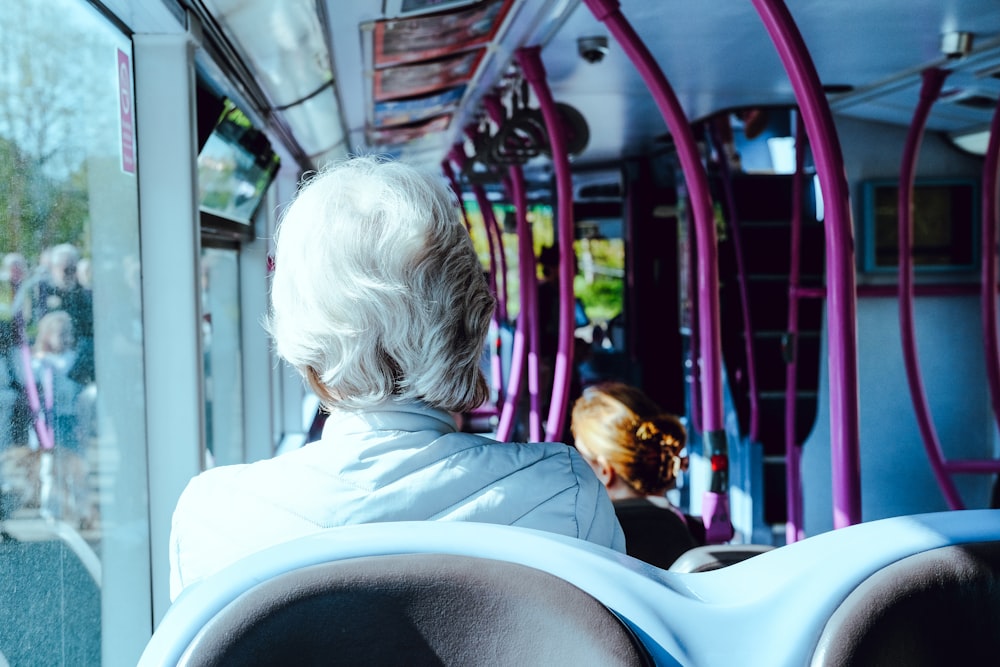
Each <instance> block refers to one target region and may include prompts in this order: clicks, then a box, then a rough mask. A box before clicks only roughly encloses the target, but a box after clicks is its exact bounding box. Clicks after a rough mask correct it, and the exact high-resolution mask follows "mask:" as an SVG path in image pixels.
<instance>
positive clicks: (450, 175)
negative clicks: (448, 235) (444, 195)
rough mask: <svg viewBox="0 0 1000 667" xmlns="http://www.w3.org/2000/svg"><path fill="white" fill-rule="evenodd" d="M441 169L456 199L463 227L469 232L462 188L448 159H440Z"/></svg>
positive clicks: (470, 229) (469, 224)
mask: <svg viewBox="0 0 1000 667" xmlns="http://www.w3.org/2000/svg"><path fill="white" fill-rule="evenodd" d="M441 171H443V172H444V175H445V177H446V178H447V179H448V183H449V185H451V191H452V192H454V193H455V198H456V199H458V210H460V211H461V212H462V222H464V223H465V229H466V230H468V231H469V232H471V231H472V224H471V223H470V222H469V215H468V214H467V213H466V212H465V205H464V204H463V203H462V189H461V188H460V187H458V179H457V178H456V177H455V170H454V169H452V168H451V162H450V161H449V160H442V162H441Z"/></svg>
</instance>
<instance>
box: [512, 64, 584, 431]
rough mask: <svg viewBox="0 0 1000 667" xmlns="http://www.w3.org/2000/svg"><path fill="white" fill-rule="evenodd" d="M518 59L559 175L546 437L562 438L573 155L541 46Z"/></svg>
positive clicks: (568, 355)
mask: <svg viewBox="0 0 1000 667" xmlns="http://www.w3.org/2000/svg"><path fill="white" fill-rule="evenodd" d="M516 57H517V62H518V64H519V65H520V66H521V72H522V73H523V74H524V78H525V80H526V81H527V82H528V83H529V84H530V85H531V89H532V91H533V92H534V93H535V97H536V98H537V99H538V106H539V108H540V109H541V111H542V118H543V119H544V120H545V128H546V130H547V132H548V135H549V148H550V150H551V153H552V165H553V167H554V169H555V175H556V215H557V220H556V230H557V235H556V238H557V239H558V240H559V345H558V348H557V350H556V362H555V369H554V371H553V378H552V396H551V399H550V402H549V416H548V420H547V421H546V424H545V439H546V440H548V441H551V440H558V439H561V437H562V432H563V422H564V421H565V419H566V408H567V406H568V404H569V383H570V376H571V373H572V370H573V333H574V331H573V310H574V306H575V303H576V300H575V298H574V295H573V278H574V276H573V272H574V267H573V265H574V262H573V252H574V250H573V238H574V235H575V234H574V228H573V182H572V177H571V175H570V172H569V157H568V156H567V153H566V138H565V135H564V133H563V121H562V118H561V117H560V115H559V112H558V110H557V109H556V103H555V100H554V99H553V98H552V92H551V91H550V90H549V85H548V82H547V81H546V79H545V66H544V65H543V64H542V58H541V47H538V46H528V47H522V48H520V49H518V50H517V53H516Z"/></svg>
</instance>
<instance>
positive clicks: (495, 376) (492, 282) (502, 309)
mask: <svg viewBox="0 0 1000 667" xmlns="http://www.w3.org/2000/svg"><path fill="white" fill-rule="evenodd" d="M448 158H449V159H450V160H451V161H452V162H454V163H455V164H457V165H458V167H459V169H461V168H463V167H464V166H465V163H466V161H467V160H468V158H467V157H466V155H465V152H464V151H463V150H461V148H459V147H458V146H456V147H454V148H453V149H452V150H451V152H450V153H449V154H448ZM456 185H457V181H456ZM472 192H473V195H474V196H475V198H476V203H477V204H478V205H479V207H480V210H481V212H482V215H483V226H484V228H485V229H484V230H483V231H484V232H485V234H486V241H487V245H488V247H489V253H490V266H489V273H488V276H489V277H488V282H489V286H490V291H491V292H492V293H493V294H494V295H495V296H496V297H497V307H496V309H495V310H494V311H493V326H494V327H496V329H497V331H499V329H500V323H501V322H503V321H505V318H506V313H507V306H506V303H505V301H506V299H505V298H504V297H501V295H499V294H498V293H497V281H496V273H497V258H496V254H495V251H494V248H493V237H492V235H491V233H490V220H489V219H488V218H487V212H486V209H489V213H490V215H492V213H493V208H492V206H491V205H490V203H489V201H488V200H487V199H486V193H485V192H484V191H483V187H482V186H481V185H475V186H473V189H472ZM461 201H462V199H461V197H459V202H460V203H461ZM484 204H485V207H484ZM462 215H463V216H464V215H465V207H464V206H462ZM466 220H468V218H466ZM469 231H470V233H471V225H469ZM501 254H502V253H501ZM501 315H503V318H502V317H501ZM490 345H493V343H492V342H490ZM490 375H491V377H490V380H491V387H492V388H493V389H494V390H495V391H496V392H497V397H498V399H499V400H503V393H504V379H503V364H502V363H501V362H500V350H492V351H491V354H490Z"/></svg>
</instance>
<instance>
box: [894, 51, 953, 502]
mask: <svg viewBox="0 0 1000 667" xmlns="http://www.w3.org/2000/svg"><path fill="white" fill-rule="evenodd" d="M947 76H948V72H947V70H942V69H938V68H931V69H927V70H924V72H923V85H922V86H921V87H920V101H919V103H918V104H917V108H916V110H915V111H914V112H913V120H912V122H911V123H910V131H909V132H908V133H907V135H906V144H905V145H904V146H903V159H902V164H901V165H900V168H899V335H900V338H901V342H902V346H903V363H904V365H905V366H906V377H907V379H909V384H910V399H911V400H912V401H913V410H914V414H915V416H916V418H917V426H918V427H919V428H920V437H921V439H922V440H923V443H924V449H926V450H927V458H928V460H929V461H930V463H931V470H933V472H934V478H935V479H936V480H937V483H938V486H939V487H941V493H942V494H944V498H945V501H946V502H947V503H948V507H949V508H950V509H963V507H964V506H963V503H962V497H961V496H960V495H959V494H958V489H957V488H955V484H954V483H953V482H952V480H951V477H949V476H948V473H947V472H946V471H945V469H944V465H943V464H944V454H943V453H942V451H941V441H940V440H939V439H938V434H937V431H936V430H935V428H934V422H933V420H932V419H931V411H930V406H929V405H928V404H927V393H926V391H925V390H924V381H923V377H922V376H921V374H920V362H919V360H918V359H917V341H916V333H915V331H914V325H913V257H912V255H911V252H912V250H913V183H914V180H915V179H916V172H917V156H918V154H919V152H920V142H921V140H922V139H923V136H924V128H925V127H926V125H927V116H928V114H929V113H930V110H931V106H933V104H934V101H935V100H936V99H937V97H938V94H939V93H940V92H941V86H943V85H944V80H945V78H946V77H947Z"/></svg>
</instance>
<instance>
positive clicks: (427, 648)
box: [141, 553, 653, 667]
mask: <svg viewBox="0 0 1000 667" xmlns="http://www.w3.org/2000/svg"><path fill="white" fill-rule="evenodd" d="M152 657H153V656H150V655H146V656H144V658H143V662H142V663H141V664H151V663H150V660H151V658H152ZM156 664H167V663H160V662H157V663H156ZM176 664H177V665H187V666H190V667H194V666H195V665H197V666H204V667H207V666H209V665H276V664H296V665H391V664H406V665H418V666H419V665H428V666H431V665H463V666H464V665H587V664H591V665H609V666H614V665H648V666H651V665H653V662H652V660H651V659H650V657H649V655H648V653H647V652H646V651H645V649H644V648H643V647H642V644H641V643H640V642H639V641H638V640H637V638H636V637H635V636H634V635H633V634H632V632H631V631H630V630H629V629H628V628H627V627H626V626H625V625H624V624H623V623H622V622H621V621H620V620H619V619H618V618H617V617H616V616H615V615H614V614H612V613H611V612H610V611H609V610H608V609H607V608H606V607H605V606H604V605H602V604H601V603H600V602H598V601H597V600H595V599H594V598H593V597H591V596H590V595H588V594H587V593H585V592H583V591H582V590H580V589H579V588H577V587H575V586H573V585H571V584H569V583H567V582H565V581H563V580H562V579H559V578H557V577H555V576H553V575H551V574H548V573H545V572H542V571H540V570H536V569H533V568H530V567H526V566H523V565H518V564H516V563H509V562H502V561H497V560H489V559H483V558H473V557H467V556H457V555H448V554H426V553H425V554H403V555H383V556H370V557H363V558H353V559H349V560H342V561H332V562H326V563H320V564H316V565H311V566H307V567H304V568H297V569H293V570H291V571H289V572H286V573H284V574H281V575H279V576H277V577H273V578H271V579H268V580H266V581H264V582H262V583H260V584H259V585H256V586H253V587H252V588H250V589H249V590H247V591H246V592H245V593H243V594H242V595H240V596H238V597H237V598H236V599H235V600H233V601H232V602H231V603H230V604H228V605H226V606H225V607H224V608H223V609H221V610H220V611H219V612H218V613H217V614H215V615H214V616H213V617H212V618H211V619H210V620H209V621H208V622H207V623H206V624H205V625H204V627H203V628H202V629H201V630H200V631H199V632H198V634H197V635H196V636H195V637H194V639H193V640H192V641H191V642H190V644H189V645H188V646H187V647H186V648H185V649H184V652H183V655H182V656H181V658H180V660H179V661H178V662H177V663H176Z"/></svg>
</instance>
